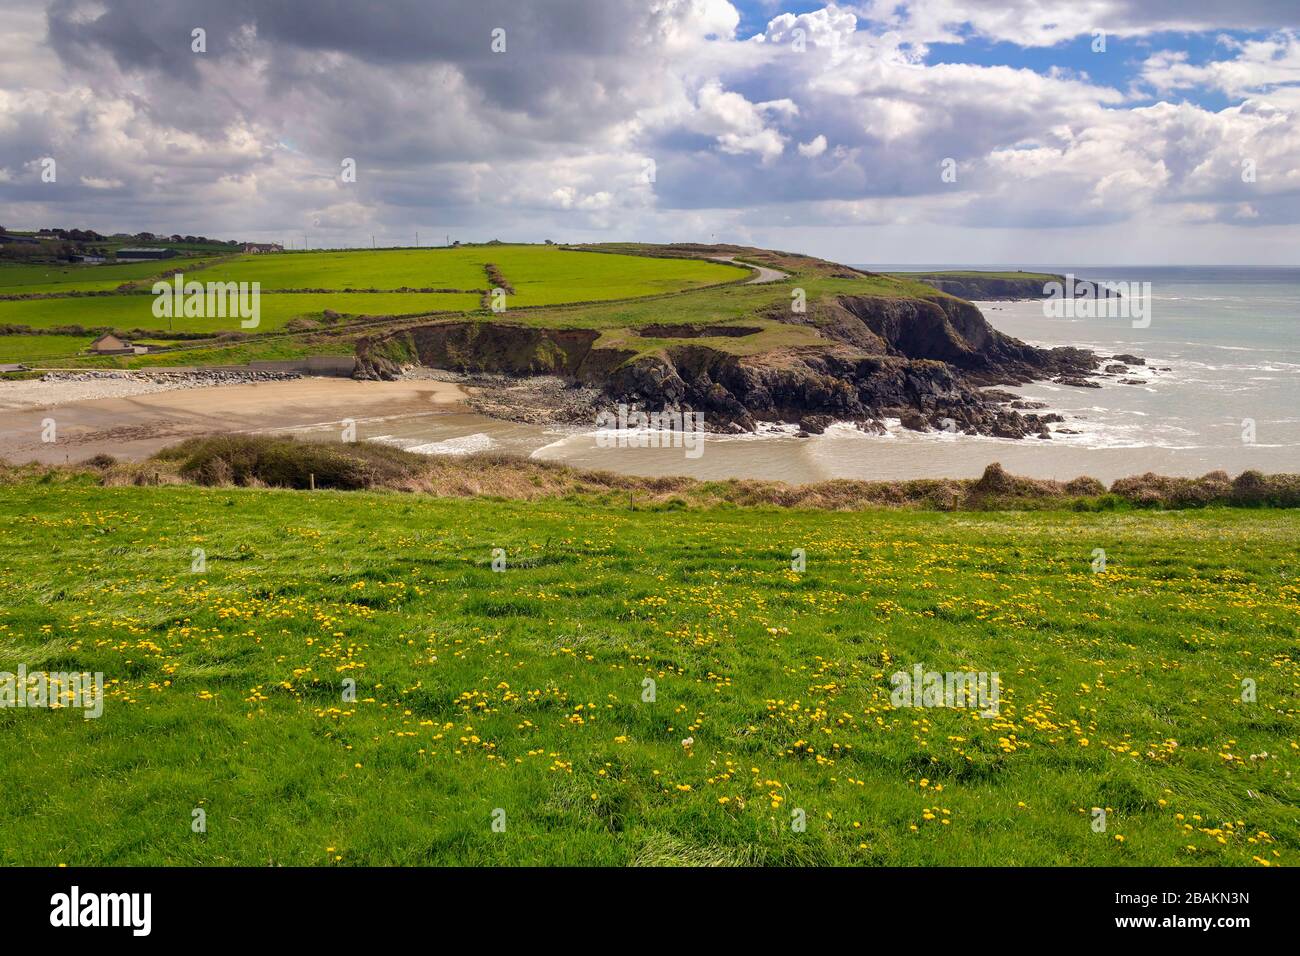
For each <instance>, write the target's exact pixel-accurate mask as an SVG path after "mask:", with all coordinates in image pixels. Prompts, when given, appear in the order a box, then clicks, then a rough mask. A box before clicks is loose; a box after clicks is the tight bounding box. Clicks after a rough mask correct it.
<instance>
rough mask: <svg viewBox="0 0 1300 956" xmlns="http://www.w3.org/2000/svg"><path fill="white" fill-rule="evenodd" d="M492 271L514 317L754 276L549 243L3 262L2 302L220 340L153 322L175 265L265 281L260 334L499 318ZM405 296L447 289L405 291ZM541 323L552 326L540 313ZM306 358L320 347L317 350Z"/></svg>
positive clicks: (32, 354)
mask: <svg viewBox="0 0 1300 956" xmlns="http://www.w3.org/2000/svg"><path fill="white" fill-rule="evenodd" d="M489 264H491V265H493V266H494V267H495V268H496V270H497V272H498V274H499V275H500V276H501V277H503V278H504V280H505V281H506V282H507V283H509V285H510V288H511V289H512V290H513V291H512V292H511V293H510V294H509V295H508V296H507V297H506V300H505V305H506V309H507V312H509V311H511V310H519V309H521V308H525V307H529V308H537V307H546V306H566V305H569V304H572V303H585V302H608V301H612V300H623V299H636V298H644V297H651V296H659V295H663V294H665V293H683V292H690V291H692V290H701V291H702V292H707V291H708V290H707V289H703V288H702V287H707V286H719V285H721V284H724V283H728V282H735V281H736V280H739V279H743V278H745V276H746V274H747V271H746V270H745V269H743V268H741V267H738V266H733V265H727V264H724V263H719V262H709V261H703V260H699V259H662V258H651V257H647V256H635V255H614V254H607V253H598V252H583V251H571V250H566V249H562V248H560V247H557V246H545V245H542V246H530V245H484V246H463V247H456V248H448V249H382V250H373V251H372V250H352V251H334V252H294V253H280V254H261V255H238V256H225V257H220V258H214V257H207V258H190V259H186V258H179V259H168V260H163V261H161V262H148V263H124V264H121V265H117V264H108V265H99V266H87V265H75V266H49V265H3V266H0V295H24V294H30V293H41V294H43V295H51V294H53V295H56V296H57V295H60V294H62V297H42V298H38V299H21V300H14V299H10V300H0V326H5V325H12V326H25V327H27V328H29V329H33V330H43V329H49V330H60V329H64V327H67V326H79V327H81V328H83V329H99V328H109V329H116V330H118V331H121V332H130V333H133V332H135V331H136V330H141V331H144V332H147V333H152V332H157V333H166V332H168V331H176V332H184V333H188V334H195V333H198V334H206V333H211V334H212V335H219V334H221V333H226V332H234V331H241V327H240V325H239V320H238V319H237V318H234V319H232V318H230V317H216V316H211V317H186V316H177V317H173V318H171V319H168V318H166V317H162V318H159V317H156V316H154V314H153V301H154V300H153V296H152V295H150V294H149V285H150V284H151V281H152V280H153V278H155V277H157V276H159V275H161V274H162V273H163V272H165V271H170V270H174V269H181V270H182V271H185V272H186V278H187V280H193V281H199V282H204V283H207V282H223V283H225V282H258V283H261V291H262V295H261V322H260V324H259V325H258V326H257V328H256V329H255V330H253V331H254V332H255V333H256V334H261V333H266V332H280V331H282V330H283V329H284V327H285V326H286V325H287V324H288V323H289V322H291V321H292V320H294V319H312V320H317V319H320V318H321V316H322V314H323V313H324V312H325V311H326V310H330V311H333V312H337V313H341V314H343V315H345V316H348V315H352V316H355V315H367V316H412V315H425V314H429V313H435V312H461V313H466V314H474V315H479V316H480V317H483V318H488V317H494V313H492V312H490V311H488V310H486V309H485V308H484V301H483V293H484V291H485V290H487V289H489V288H490V287H492V285H493V281H492V280H491V279H489V276H488V273H487V266H488V265H489ZM127 282H132V283H137V285H136V286H135V289H134V290H133V291H127V292H124V293H121V294H115V295H109V296H93V297H86V296H75V297H74V296H71V295H68V293H73V292H89V291H110V290H116V289H117V288H118V287H119V286H120V285H122V284H123V283H127ZM401 289H406V290H412V289H416V290H418V289H436V290H440V291H437V292H413V291H405V292H402V291H397V290H401ZM369 290H377V291H369ZM769 298H770V295H769ZM517 315H518V316H519V317H520V318H521V319H522V320H523V321H533V320H534V319H533V318H532V312H531V311H519V312H517ZM539 320H540V321H545V319H544V318H541V317H540V316H539ZM18 339H19V337H18V336H17V335H7V334H3V333H0V362H18V361H36V362H45V363H46V364H57V363H59V362H60V361H61V360H67V359H73V360H74V361H75V362H76V363H78V364H100V363H101V362H102V360H100V359H95V358H87V357H79V356H77V352H78V351H79V348H72V349H69V348H68V347H67V346H68V343H67V342H66V341H64V342H60V343H58V347H57V348H56V347H55V343H53V342H51V343H48V344H47V347H44V348H42V347H38V346H34V345H33V344H32V343H30V342H22V341H19V340H18ZM210 347H211V345H210V344H209V343H195V344H194V345H193V346H192V347H190V348H187V349H185V350H184V351H183V352H174V353H170V355H171V357H170V358H169V359H167V360H166V361H168V362H170V363H171V364H179V365H192V364H202V363H205V362H207V361H208V357H207V354H206V353H207V351H208V350H209V349H210ZM249 351H250V353H253V357H267V356H269V354H270V353H272V352H276V351H282V349H281V347H280V346H279V345H276V346H272V347H271V348H269V349H268V350H266V351H267V355H266V356H264V355H263V354H262V353H261V351H260V350H257V349H250V350H249ZM303 351H304V352H310V351H315V350H314V349H312V348H310V347H307V348H304V350H303ZM132 364H142V363H140V362H133V363H132ZM143 364H155V362H153V361H149V362H146V363H143Z"/></svg>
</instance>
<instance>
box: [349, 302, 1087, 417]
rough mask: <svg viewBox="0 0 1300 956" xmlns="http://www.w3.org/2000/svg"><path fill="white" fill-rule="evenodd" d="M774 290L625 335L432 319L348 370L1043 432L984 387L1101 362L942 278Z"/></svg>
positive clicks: (724, 411) (1065, 374)
mask: <svg viewBox="0 0 1300 956" xmlns="http://www.w3.org/2000/svg"><path fill="white" fill-rule="evenodd" d="M836 278H840V277H836ZM900 285H901V284H900ZM784 295H788V293H782V294H775V295H773V296H772V298H771V299H769V300H767V301H768V304H767V305H766V306H765V307H763V308H761V309H759V310H757V311H756V312H754V313H752V314H753V316H754V318H756V319H762V320H766V321H765V322H764V323H758V324H754V323H750V324H742V323H741V322H738V321H734V320H733V321H731V322H723V323H714V324H707V323H701V324H698V325H694V324H690V323H682V322H676V323H673V324H665V323H662V322H660V323H646V324H644V325H641V326H636V327H632V328H630V329H625V330H622V331H624V332H627V333H629V334H628V335H625V336H622V337H620V336H617V335H616V336H612V337H611V338H610V339H609V340H607V341H614V342H619V343H622V344H621V345H618V346H616V347H608V346H602V345H600V340H601V333H600V332H598V331H595V330H592V329H586V328H563V327H551V325H550V323H548V324H547V325H546V326H540V325H534V324H528V323H527V322H519V321H510V322H505V321H488V320H483V321H474V320H463V321H462V320H453V321H440V322H432V323H429V324H426V325H417V326H414V327H408V328H404V329H401V330H399V331H395V332H388V333H384V334H378V335H375V336H371V337H369V338H365V339H362V340H360V341H359V343H358V348H357V358H358V373H357V374H358V375H359V376H360V377H363V378H393V377H395V376H397V375H399V374H401V373H402V372H403V370H404V369H406V368H410V367H412V366H427V367H432V368H443V369H448V370H452V371H458V372H471V373H473V372H494V373H505V374H508V375H516V376H525V375H537V374H548V375H557V376H560V377H562V378H564V379H567V380H569V381H571V382H573V383H575V384H582V385H587V386H595V387H596V388H598V389H600V390H601V391H602V393H603V395H604V396H605V398H606V399H607V400H608V401H609V402H611V403H617V402H624V403H627V404H629V405H632V406H637V407H642V408H645V409H648V410H652V411H657V410H664V409H672V410H676V409H681V410H688V409H689V410H695V411H703V412H704V413H705V420H706V422H707V423H708V427H709V428H710V429H711V430H714V431H740V430H752V429H753V428H755V427H756V426H757V424H758V423H759V422H764V421H767V422H789V423H798V424H799V425H800V426H801V427H802V428H803V429H804V430H805V431H808V432H819V431H821V430H823V429H824V428H825V427H826V426H827V425H828V424H830V423H831V422H834V421H853V422H856V423H858V425H859V427H861V428H863V429H866V430H879V429H880V428H881V427H882V425H881V422H882V420H883V419H886V418H898V419H900V420H901V421H902V423H903V424H904V425H905V426H906V427H909V428H914V429H918V430H926V429H930V428H939V429H946V430H949V431H961V432H969V433H978V434H985V435H994V436H999V437H1007V438H1020V437H1029V436H1037V437H1042V438H1047V437H1050V431H1049V429H1048V426H1049V424H1051V423H1053V422H1058V421H1060V418H1059V416H1054V415H1039V414H1035V413H1033V412H1031V411H1028V410H1027V409H1028V405H1027V403H1023V402H1018V403H1015V405H1014V406H1013V399H1014V396H1013V395H1010V394H1008V393H1006V392H1001V391H998V390H995V389H989V388H988V387H989V386H996V385H1000V384H1003V385H1012V384H1022V383H1025V382H1029V381H1032V380H1036V379H1047V378H1050V379H1054V380H1056V381H1061V382H1064V383H1066V384H1075V385H1082V384H1090V382H1089V381H1088V380H1087V378H1086V377H1087V376H1091V375H1093V374H1094V373H1096V372H1097V369H1098V365H1099V360H1098V358H1097V357H1096V356H1094V355H1092V354H1091V353H1089V352H1086V351H1084V350H1081V349H1068V348H1064V349H1060V348H1058V349H1040V348H1035V347H1033V346H1030V345H1027V344H1025V343H1024V342H1021V341H1019V340H1018V339H1015V338H1012V337H1011V336H1008V335H1004V334H1003V333H1001V332H998V331H997V330H996V329H994V328H993V327H992V326H990V325H989V324H988V322H987V321H986V320H985V319H984V316H983V315H982V314H981V313H980V311H979V309H978V308H977V307H976V306H974V305H973V304H971V303H970V302H967V301H964V300H961V299H957V298H954V297H952V296H949V295H944V294H942V293H939V292H936V293H934V294H933V296H927V297H908V296H906V295H896V296H895V295H876V294H826V295H819V296H817V297H816V299H815V300H814V301H810V302H809V303H808V308H807V309H806V310H805V311H803V312H795V311H794V310H792V309H791V308H790V306H789V304H788V300H786V299H785V298H784ZM775 323H781V325H801V326H804V327H805V331H804V332H803V333H802V334H801V335H800V336H798V337H797V340H798V341H799V342H801V343H804V344H798V345H790V344H789V343H788V342H785V344H779V343H780V342H781V341H782V340H780V339H779V337H774V338H772V341H774V342H777V343H778V344H776V345H774V347H772V348H767V349H764V348H761V347H759V348H755V347H753V343H754V342H756V341H757V342H762V341H766V339H763V338H761V336H763V335H764V334H765V333H764V329H771V328H772V327H773V326H774V324H775ZM760 326H761V327H760ZM732 341H735V342H743V343H749V344H748V345H747V347H744V348H732V347H731V346H730V345H729V343H730V342H732ZM629 342H633V343H635V344H632V345H629V344H628V343H629ZM647 342H649V343H650V344H646V343H647ZM1017 406H1018V407H1017Z"/></svg>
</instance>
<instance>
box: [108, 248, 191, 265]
mask: <svg viewBox="0 0 1300 956" xmlns="http://www.w3.org/2000/svg"><path fill="white" fill-rule="evenodd" d="M177 255H179V253H177V251H176V250H175V249H119V250H117V261H118V262H141V261H144V260H147V259H173V258H175V257H176V256H177Z"/></svg>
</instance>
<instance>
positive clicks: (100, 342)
mask: <svg viewBox="0 0 1300 956" xmlns="http://www.w3.org/2000/svg"><path fill="white" fill-rule="evenodd" d="M86 351H87V352H91V353H93V354H94V355H134V354H135V346H133V345H132V344H131V343H130V342H128V341H126V339H119V338H118V337H117V336H116V335H114V334H112V333H111V332H105V333H104V334H103V335H101V336H100V337H99V338H97V339H95V341H93V342H91V343H90V345H89V346H87V348H86Z"/></svg>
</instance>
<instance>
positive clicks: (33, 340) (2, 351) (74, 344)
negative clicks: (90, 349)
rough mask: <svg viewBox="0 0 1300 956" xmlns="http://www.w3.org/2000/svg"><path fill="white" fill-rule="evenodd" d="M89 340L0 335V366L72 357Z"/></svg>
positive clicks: (71, 336) (69, 336)
mask: <svg viewBox="0 0 1300 956" xmlns="http://www.w3.org/2000/svg"><path fill="white" fill-rule="evenodd" d="M91 340H92V337H91V336H89V335H0V364H6V363H10V362H38V361H43V360H46V359H54V358H63V357H65V356H73V355H76V354H77V353H79V352H81V351H83V350H84V349H85V348H86V346H88V345H89V344H90V343H91Z"/></svg>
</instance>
